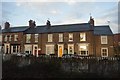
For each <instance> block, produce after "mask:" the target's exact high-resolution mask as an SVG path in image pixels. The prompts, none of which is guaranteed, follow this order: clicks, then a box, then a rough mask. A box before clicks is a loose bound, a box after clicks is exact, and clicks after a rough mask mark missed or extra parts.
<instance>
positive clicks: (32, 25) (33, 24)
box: [29, 20, 36, 28]
mask: <svg viewBox="0 0 120 80" xmlns="http://www.w3.org/2000/svg"><path fill="white" fill-rule="evenodd" d="M35 26H36V23H35V21H33V20H29V27H31V28H35Z"/></svg>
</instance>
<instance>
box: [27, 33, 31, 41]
mask: <svg viewBox="0 0 120 80" xmlns="http://www.w3.org/2000/svg"><path fill="white" fill-rule="evenodd" d="M30 40H31V34H26V42H27V43H30Z"/></svg>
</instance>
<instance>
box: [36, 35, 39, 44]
mask: <svg viewBox="0 0 120 80" xmlns="http://www.w3.org/2000/svg"><path fill="white" fill-rule="evenodd" d="M38 37H39V34H35V42H38Z"/></svg>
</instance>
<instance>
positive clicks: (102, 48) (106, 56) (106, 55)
mask: <svg viewBox="0 0 120 80" xmlns="http://www.w3.org/2000/svg"><path fill="white" fill-rule="evenodd" d="M103 49H106V50H107V55H106V56H104V55H103V52H102V51H103ZM101 56H102V57H108V48H107V47H104V48H101Z"/></svg>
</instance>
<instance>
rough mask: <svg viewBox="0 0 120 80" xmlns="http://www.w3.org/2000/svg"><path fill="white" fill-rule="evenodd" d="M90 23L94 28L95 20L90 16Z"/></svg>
mask: <svg viewBox="0 0 120 80" xmlns="http://www.w3.org/2000/svg"><path fill="white" fill-rule="evenodd" d="M88 23H90V25H92V26H94V18H92V16H90V20H89V22H88Z"/></svg>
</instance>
